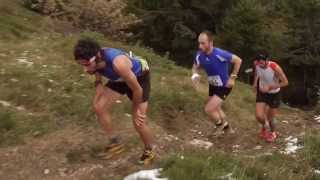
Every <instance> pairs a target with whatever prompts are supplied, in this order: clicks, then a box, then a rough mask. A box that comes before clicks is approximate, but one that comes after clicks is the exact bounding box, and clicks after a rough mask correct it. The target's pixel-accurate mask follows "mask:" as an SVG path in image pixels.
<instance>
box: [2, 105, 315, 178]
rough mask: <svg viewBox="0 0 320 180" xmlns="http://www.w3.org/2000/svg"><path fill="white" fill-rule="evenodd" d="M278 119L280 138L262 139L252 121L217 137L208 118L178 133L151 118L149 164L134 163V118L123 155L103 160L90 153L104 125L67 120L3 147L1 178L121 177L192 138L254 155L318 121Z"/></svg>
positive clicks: (137, 146) (126, 128)
mask: <svg viewBox="0 0 320 180" xmlns="http://www.w3.org/2000/svg"><path fill="white" fill-rule="evenodd" d="M278 119H279V120H278V121H279V122H278V127H279V131H280V138H279V140H278V141H277V142H276V143H274V144H268V143H265V142H263V141H262V140H261V139H259V138H258V136H257V133H258V130H257V128H252V127H250V128H247V129H239V128H237V127H235V129H236V133H235V134H227V135H225V136H224V137H221V138H217V137H212V136H211V135H210V134H211V132H212V128H211V127H210V123H209V122H208V121H203V123H201V124H196V125H195V126H193V127H192V128H190V129H185V131H184V133H179V134H168V133H166V131H165V130H164V129H162V127H161V126H158V125H156V124H154V123H151V126H152V128H153V129H154V131H155V134H156V143H157V147H156V153H157V158H158V159H157V162H155V163H154V164H153V165H151V166H149V167H143V166H139V165H137V164H136V161H137V160H138V158H139V155H140V153H141V151H142V149H141V147H142V145H141V143H140V141H139V138H138V136H137V134H136V133H135V131H134V129H133V128H132V126H131V124H129V123H128V124H126V125H122V129H121V130H120V134H121V135H122V139H123V140H124V141H125V143H126V144H127V147H128V150H127V151H126V152H125V153H123V154H122V156H121V158H115V159H112V160H99V159H96V158H94V156H93V155H92V154H94V153H95V152H96V151H98V150H99V149H101V148H103V147H104V146H105V145H106V138H105V135H104V133H103V132H102V130H101V129H100V128H98V127H86V128H84V127H78V126H68V127H65V128H64V129H61V130H59V131H56V132H54V133H51V134H49V135H46V136H44V137H40V138H30V137H29V138H27V139H26V140H25V142H26V143H25V144H23V145H19V146H11V147H6V148H1V149H0V179H10V180H15V179H24V180H26V179H50V180H51V179H52V180H55V179H59V180H61V179H79V180H81V179H83V180H88V179H121V178H122V177H124V176H126V175H128V174H130V173H132V172H135V171H137V170H141V169H151V168H155V167H159V163H158V162H159V161H160V160H161V159H162V158H165V157H166V155H168V154H170V153H179V152H181V151H183V150H187V149H194V148H197V147H193V146H192V145H190V141H191V140H193V139H199V140H204V141H209V142H212V143H213V146H212V147H211V149H212V150H219V151H225V152H230V153H231V152H232V153H240V154H246V155H255V154H262V153H266V152H271V153H272V152H274V151H280V150H283V149H284V147H285V141H284V139H285V138H286V137H288V136H290V135H292V136H295V137H301V136H303V135H304V132H305V129H306V127H311V126H312V127H316V126H315V124H314V123H313V122H311V121H308V120H306V119H305V117H303V116H302V115H301V112H299V111H296V112H292V113H290V114H287V113H285V112H282V113H281V114H280V116H279V118H278ZM133 135H134V136H133Z"/></svg>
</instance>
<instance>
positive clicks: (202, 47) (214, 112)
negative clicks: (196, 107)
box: [191, 31, 242, 135]
mask: <svg viewBox="0 0 320 180" xmlns="http://www.w3.org/2000/svg"><path fill="white" fill-rule="evenodd" d="M198 41H199V51H198V52H197V54H196V57H195V60H194V64H193V68H192V72H193V75H192V77H191V79H192V82H193V84H194V86H195V87H196V88H197V87H198V84H199V82H200V75H199V70H200V68H202V69H204V70H205V72H206V74H207V75H208V83H209V100H208V102H207V104H206V106H205V112H206V113H207V114H208V115H209V117H210V119H212V120H213V121H214V123H215V125H216V127H218V128H217V132H216V134H217V135H220V134H222V133H224V132H225V131H226V130H230V131H231V132H232V131H233V130H232V129H231V127H230V125H229V123H228V121H227V120H226V115H225V113H224V112H223V110H222V108H221V104H222V102H223V101H224V100H225V99H226V97H227V96H228V95H229V93H230V92H231V90H232V87H233V86H234V84H235V80H236V78H237V77H238V72H239V69H240V66H241V61H242V60H241V59H240V58H239V57H238V56H236V55H234V54H231V53H230V52H227V51H225V50H222V49H220V48H217V47H214V46H213V37H212V34H211V32H209V31H204V32H202V33H201V34H200V35H199V38H198ZM231 64H234V67H233V71H232V73H231V75H229V67H231Z"/></svg>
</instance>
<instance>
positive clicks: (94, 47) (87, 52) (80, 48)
mask: <svg viewBox="0 0 320 180" xmlns="http://www.w3.org/2000/svg"><path fill="white" fill-rule="evenodd" d="M100 49H101V48H100V45H99V43H98V42H97V41H95V40H93V39H91V38H82V39H79V41H78V42H77V44H76V45H75V46H74V51H73V54H74V59H75V60H80V59H86V60H89V59H91V58H92V57H93V56H95V55H96V54H97V53H98V52H99V51H100Z"/></svg>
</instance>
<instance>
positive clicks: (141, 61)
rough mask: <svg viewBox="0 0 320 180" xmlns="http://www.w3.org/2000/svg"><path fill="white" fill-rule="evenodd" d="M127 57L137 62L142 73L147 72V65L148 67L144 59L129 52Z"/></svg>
mask: <svg viewBox="0 0 320 180" xmlns="http://www.w3.org/2000/svg"><path fill="white" fill-rule="evenodd" d="M129 56H130V57H131V58H134V59H136V60H138V61H139V62H140V64H141V68H142V71H149V65H148V62H147V60H146V59H144V58H142V57H141V56H135V55H134V54H133V53H132V51H130V52H129Z"/></svg>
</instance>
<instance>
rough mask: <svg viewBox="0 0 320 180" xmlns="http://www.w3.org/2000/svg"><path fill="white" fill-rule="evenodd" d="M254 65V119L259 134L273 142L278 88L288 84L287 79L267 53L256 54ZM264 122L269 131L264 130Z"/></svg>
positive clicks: (278, 102) (278, 101)
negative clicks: (260, 126)
mask: <svg viewBox="0 0 320 180" xmlns="http://www.w3.org/2000/svg"><path fill="white" fill-rule="evenodd" d="M254 66H255V78H254V84H253V86H254V89H255V90H256V91H257V99H256V119H257V120H258V122H260V123H261V125H262V128H261V133H260V136H261V137H262V138H263V139H265V140H266V141H267V142H273V141H275V139H276V138H277V133H276V131H275V119H274V118H275V115H276V113H277V110H278V108H279V105H280V89H281V88H282V87H285V86H287V85H288V79H287V77H286V75H285V73H284V72H283V70H282V69H281V67H280V66H279V65H278V64H277V63H275V62H274V61H271V60H269V58H268V55H267V53H261V54H258V55H257V57H256V59H255V63H254ZM266 123H269V126H270V132H268V131H267V130H266V126H265V125H266Z"/></svg>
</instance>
